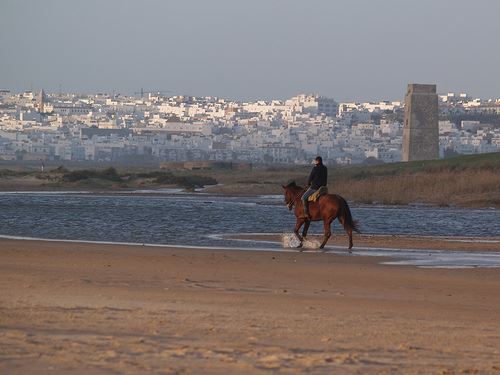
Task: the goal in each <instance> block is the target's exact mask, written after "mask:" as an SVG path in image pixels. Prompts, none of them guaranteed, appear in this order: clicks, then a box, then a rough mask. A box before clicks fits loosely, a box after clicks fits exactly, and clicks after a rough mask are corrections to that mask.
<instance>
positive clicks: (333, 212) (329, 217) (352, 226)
mask: <svg viewBox="0 0 500 375" xmlns="http://www.w3.org/2000/svg"><path fill="white" fill-rule="evenodd" d="M282 188H283V190H284V195H285V204H286V205H287V207H288V209H289V210H290V211H291V210H292V208H293V206H295V217H296V218H297V222H296V223H295V230H294V233H295V235H296V236H297V238H298V239H299V241H300V245H299V247H302V244H303V241H304V238H306V236H307V231H308V230H309V225H310V224H311V221H320V220H323V228H324V238H323V242H322V243H321V246H320V249H323V248H324V247H325V245H326V243H327V242H328V239H329V238H330V236H331V230H330V225H331V224H332V222H333V220H335V219H336V218H338V220H339V222H340V224H342V225H343V226H344V230H345V231H346V233H347V235H348V236H349V250H351V249H352V231H355V232H357V233H360V231H359V229H358V224H357V222H356V221H354V220H353V219H352V215H351V210H350V209H349V205H348V204H347V202H346V200H345V199H344V198H342V197H341V196H340V195H337V194H325V195H322V196H320V197H319V199H318V200H317V201H316V202H309V214H310V220H309V219H308V218H306V217H305V215H304V205H303V203H302V195H303V194H304V192H305V191H306V189H304V188H302V187H300V186H297V185H296V184H295V181H292V182H290V183H289V184H288V185H286V186H283V185H282ZM302 225H304V230H303V231H302V236H301V235H300V234H299V230H300V228H301V227H302Z"/></svg>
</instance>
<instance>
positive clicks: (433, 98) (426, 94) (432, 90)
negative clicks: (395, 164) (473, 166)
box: [403, 83, 439, 161]
mask: <svg viewBox="0 0 500 375" xmlns="http://www.w3.org/2000/svg"><path fill="white" fill-rule="evenodd" d="M404 121H405V122H404V128H403V161H412V160H430V159H439V125H438V124H439V119H438V96H437V94H436V85H421V84H416V83H411V84H409V85H408V91H407V93H406V97H405V120H404Z"/></svg>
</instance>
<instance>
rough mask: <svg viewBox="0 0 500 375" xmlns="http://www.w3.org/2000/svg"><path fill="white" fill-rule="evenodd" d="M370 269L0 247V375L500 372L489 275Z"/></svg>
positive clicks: (370, 264)
mask: <svg viewBox="0 0 500 375" xmlns="http://www.w3.org/2000/svg"><path fill="white" fill-rule="evenodd" d="M360 239H361V238H358V239H356V238H355V245H356V243H358V244H359V243H361V242H360ZM338 240H339V241H336V240H335V241H333V242H331V244H334V245H337V244H339V245H342V244H343V243H344V242H342V240H341V239H338ZM356 241H357V242H356ZM371 241H374V244H375V245H377V246H383V245H385V243H386V242H387V241H386V239H380V238H379V239H377V238H372V239H371ZM422 241H424V242H423V243H421V245H426V244H427V245H429V246H430V244H429V243H426V242H425V240H422ZM436 241H438V240H436ZM337 242H339V243H337ZM438 242H439V241H438ZM448 242H449V241H443V243H448ZM461 243H462V242H456V243H455V242H453V244H454V245H453V249H456V247H457V246H459V244H461ZM400 245H401V244H398V246H400ZM443 246H444V245H443ZM446 246H448V245H446ZM493 246H496V247H498V244H495V245H493ZM469 248H470V247H469ZM379 262H380V258H373V257H351V256H339V255H335V254H321V253H318V252H303V253H299V252H297V253H295V252H283V253H280V252H260V251H248V252H244V251H227V250H196V249H178V248H145V247H142V246H122V245H98V244H86V243H85V244H84V243H62V242H41V241H16V240H5V239H3V240H0V373H1V374H35V373H36V374H49V373H50V374H67V373H71V374H115V373H126V374H136V373H153V374H154V373H156V374H170V373H171V374H182V373H186V374H191V373H203V374H220V373H222V372H227V373H242V374H253V373H262V374H266V373H271V372H278V371H279V372H280V373H312V374H331V373H335V374H352V373H360V374H361V373H363V374H365V373H381V374H385V373H387V374H389V373H403V374H465V373H468V374H474V373H478V374H500V314H499V311H500V270H499V269H484V268H477V269H458V270H449V269H421V268H415V267H395V266H384V265H380V264H379Z"/></svg>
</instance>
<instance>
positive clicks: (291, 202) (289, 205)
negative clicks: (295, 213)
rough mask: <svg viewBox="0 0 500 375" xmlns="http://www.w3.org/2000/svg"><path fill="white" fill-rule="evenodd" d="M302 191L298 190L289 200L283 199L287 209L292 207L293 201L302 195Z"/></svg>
mask: <svg viewBox="0 0 500 375" xmlns="http://www.w3.org/2000/svg"><path fill="white" fill-rule="evenodd" d="M302 193H303V192H302V191H299V192H298V194H297V195H296V196H295V197H294V198H293V199H291V200H290V201H288V202H287V201H285V204H286V206H287V207H288V209H289V210H290V211H291V210H292V208H293V205H294V204H295V202H296V201H297V199H298V198H299V197H300V196H301V195H302Z"/></svg>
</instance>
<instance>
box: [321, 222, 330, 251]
mask: <svg viewBox="0 0 500 375" xmlns="http://www.w3.org/2000/svg"><path fill="white" fill-rule="evenodd" d="M332 221H333V219H329V220H325V221H323V229H324V237H323V242H322V243H321V245H320V247H319V248H320V249H323V248H324V247H325V245H326V243H327V242H328V239H329V238H330V236H331V235H332V232H331V230H330V226H331V224H332Z"/></svg>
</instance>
